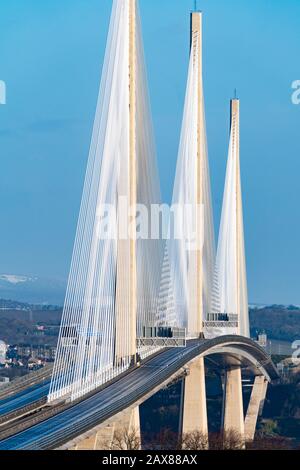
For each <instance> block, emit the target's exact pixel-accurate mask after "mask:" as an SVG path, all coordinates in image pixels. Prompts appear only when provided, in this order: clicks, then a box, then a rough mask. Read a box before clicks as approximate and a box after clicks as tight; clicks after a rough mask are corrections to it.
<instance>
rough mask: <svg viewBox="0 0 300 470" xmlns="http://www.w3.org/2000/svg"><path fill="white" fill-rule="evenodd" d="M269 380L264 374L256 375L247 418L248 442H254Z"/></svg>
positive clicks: (246, 432) (246, 435)
mask: <svg viewBox="0 0 300 470" xmlns="http://www.w3.org/2000/svg"><path fill="white" fill-rule="evenodd" d="M267 388H268V381H267V380H266V378H265V377H264V376H263V375H258V376H256V377H255V380H254V384H253V388H252V392H251V397H250V402H249V406H248V410H247V414H246V418H245V439H246V442H252V441H253V439H254V436H255V430H256V424H257V419H258V417H259V416H260V415H261V414H262V410H263V406H264V402H265V399H266V393H267Z"/></svg>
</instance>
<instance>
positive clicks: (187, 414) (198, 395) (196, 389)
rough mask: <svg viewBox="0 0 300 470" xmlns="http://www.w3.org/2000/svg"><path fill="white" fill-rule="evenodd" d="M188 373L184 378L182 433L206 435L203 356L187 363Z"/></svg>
mask: <svg viewBox="0 0 300 470" xmlns="http://www.w3.org/2000/svg"><path fill="white" fill-rule="evenodd" d="M188 367H189V370H190V373H189V375H188V376H187V377H185V379H184V387H183V394H184V396H183V415H182V425H181V430H182V434H183V435H184V434H188V433H191V432H195V431H196V432H200V433H201V434H203V436H204V437H205V438H207V436H208V425H207V406H206V387H205V366H204V359H203V357H198V358H197V359H196V360H195V361H193V362H191V363H190V364H188Z"/></svg>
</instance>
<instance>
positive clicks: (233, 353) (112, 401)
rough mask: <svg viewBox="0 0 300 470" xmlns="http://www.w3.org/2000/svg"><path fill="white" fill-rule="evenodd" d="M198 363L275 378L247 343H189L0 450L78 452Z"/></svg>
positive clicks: (260, 354)
mask: <svg viewBox="0 0 300 470" xmlns="http://www.w3.org/2000/svg"><path fill="white" fill-rule="evenodd" d="M199 357H206V358H207V360H208V361H211V363H212V364H214V365H215V367H217V368H219V370H225V371H226V369H232V368H235V367H237V369H238V370H240V369H241V368H246V369H248V370H249V371H250V372H251V374H254V375H255V376H257V377H263V379H264V380H266V381H268V382H270V381H273V380H276V379H277V378H278V373H277V369H276V367H275V366H274V364H273V363H272V361H271V358H270V357H269V356H268V355H267V353H266V352H265V351H264V350H263V349H262V348H261V347H260V346H259V345H258V344H257V343H255V342H254V341H252V340H250V339H248V338H244V337H240V336H223V337H219V338H215V339H212V340H194V341H189V342H188V344H187V346H186V348H174V349H165V350H162V351H161V352H160V353H159V354H156V355H155V356H152V357H150V358H149V359H148V360H147V361H145V362H144V363H143V364H142V365H141V366H140V367H139V368H135V369H132V370H129V371H128V373H127V374H125V375H124V376H122V377H120V378H119V379H118V380H115V381H114V382H113V383H111V384H108V385H107V386H106V387H104V388H103V389H101V390H99V391H97V392H96V393H94V394H93V395H92V396H89V397H88V398H86V399H84V400H81V401H79V402H75V403H73V404H70V406H69V407H68V408H67V409H65V410H64V411H62V412H60V413H58V414H57V415H55V416H52V417H51V418H49V419H47V420H45V421H42V422H39V423H38V424H36V425H34V426H32V427H31V428H29V429H27V430H25V431H22V432H20V433H19V434H16V435H14V436H12V437H10V438H8V439H5V440H3V441H1V442H0V449H37V450H38V449H55V448H63V449H70V448H76V447H77V448H78V447H80V443H82V442H83V441H88V440H89V439H91V438H92V437H93V436H95V435H97V433H99V431H101V429H102V430H103V429H104V428H105V427H107V426H108V427H109V425H110V423H113V422H115V421H116V420H118V419H122V417H123V416H124V414H126V413H128V411H130V410H133V409H135V408H136V407H137V406H138V405H140V404H141V403H143V401H145V400H146V399H148V398H149V397H150V396H152V395H153V394H154V393H156V392H157V391H158V390H160V389H161V388H162V387H163V386H165V385H167V384H168V383H170V382H171V381H172V380H174V379H175V378H177V377H179V376H180V375H183V373H186V372H187V369H186V366H190V365H191V364H193V361H195V360H197V358H199ZM255 422H256V421H255ZM93 445H95V444H93ZM94 448H95V447H94Z"/></svg>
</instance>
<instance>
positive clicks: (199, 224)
mask: <svg viewBox="0 0 300 470" xmlns="http://www.w3.org/2000/svg"><path fill="white" fill-rule="evenodd" d="M191 55H192V57H193V59H194V61H197V63H195V64H194V65H195V69H196V70H197V94H196V95H197V169H196V198H195V199H196V205H197V208H200V207H202V206H203V203H204V198H203V194H204V191H203V174H204V172H203V167H204V158H205V154H204V151H205V145H204V138H205V132H204V109H203V108H204V103H203V82H202V13H201V12H196V11H195V12H192V13H191ZM203 223H204V220H203V214H201V212H200V211H199V210H197V215H196V234H197V235H196V236H197V238H198V237H199V238H200V237H201V234H202V233H203ZM195 255H196V256H195V262H196V269H193V270H192V273H193V276H192V277H191V278H190V282H191V283H193V284H194V283H196V286H195V287H193V286H192V288H191V291H190V310H191V311H190V312H189V316H190V317H191V318H192V319H196V322H195V325H193V326H194V328H195V329H193V327H191V326H190V329H191V331H196V332H197V334H199V336H203V319H204V315H203V311H204V309H203V289H204V283H203V246H202V243H201V241H200V240H198V243H197V250H196V253H195ZM194 310H195V312H194ZM193 431H199V432H201V433H203V434H204V435H207V433H208V427H207V407H206V387H205V366H204V359H203V358H201V357H200V358H197V359H196V360H195V361H193V362H192V363H191V364H190V374H189V375H188V377H186V379H185V384H184V400H183V425H182V432H183V433H188V432H193Z"/></svg>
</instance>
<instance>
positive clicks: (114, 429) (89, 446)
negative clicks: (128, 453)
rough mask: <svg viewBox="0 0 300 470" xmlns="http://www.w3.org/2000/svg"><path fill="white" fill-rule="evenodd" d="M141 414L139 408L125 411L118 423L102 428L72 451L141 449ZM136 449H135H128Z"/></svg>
mask: <svg viewBox="0 0 300 470" xmlns="http://www.w3.org/2000/svg"><path fill="white" fill-rule="evenodd" d="M140 442H141V431H140V413H139V407H138V406H137V407H135V408H134V409H132V410H130V411H124V412H123V413H122V414H121V415H120V417H119V419H118V421H116V422H112V423H111V424H109V425H107V426H105V427H103V428H100V429H99V430H98V431H95V433H94V434H93V435H91V436H89V437H87V438H86V439H83V440H82V441H81V442H79V443H78V444H76V446H74V447H72V448H71V449H70V450H122V449H120V448H119V447H120V446H123V447H124V449H123V450H137V449H136V447H140ZM127 447H134V449H127Z"/></svg>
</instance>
